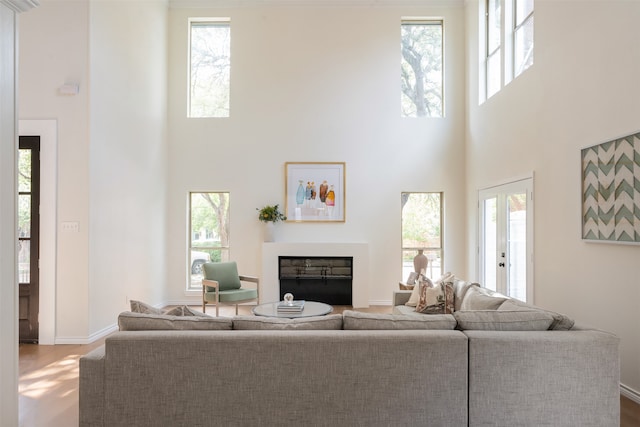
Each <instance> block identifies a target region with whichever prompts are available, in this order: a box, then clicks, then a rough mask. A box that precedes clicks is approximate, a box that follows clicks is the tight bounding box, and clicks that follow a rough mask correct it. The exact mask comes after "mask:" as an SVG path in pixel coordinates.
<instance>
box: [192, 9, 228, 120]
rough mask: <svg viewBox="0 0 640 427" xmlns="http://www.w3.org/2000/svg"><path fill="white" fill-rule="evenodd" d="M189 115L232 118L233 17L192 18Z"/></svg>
mask: <svg viewBox="0 0 640 427" xmlns="http://www.w3.org/2000/svg"><path fill="white" fill-rule="evenodd" d="M189 27H190V37H189V111H188V116H189V117H229V89H230V87H229V80H230V71H231V27H230V20H229V18H218V19H204V20H203V19H196V18H191V19H190V20H189Z"/></svg>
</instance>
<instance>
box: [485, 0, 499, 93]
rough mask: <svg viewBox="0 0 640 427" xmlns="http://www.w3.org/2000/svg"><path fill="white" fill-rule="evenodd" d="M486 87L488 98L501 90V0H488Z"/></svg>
mask: <svg viewBox="0 0 640 427" xmlns="http://www.w3.org/2000/svg"><path fill="white" fill-rule="evenodd" d="M486 18H487V20H486V26H487V27H486V28H487V32H486V33H487V34H486V43H487V45H486V53H487V56H486V60H485V63H486V67H487V69H486V77H487V79H486V88H487V98H490V97H491V96H493V95H494V94H495V93H496V92H498V91H499V90H500V85H501V80H502V73H501V71H500V70H501V69H502V55H501V52H502V43H501V38H502V6H501V0H487V13H486Z"/></svg>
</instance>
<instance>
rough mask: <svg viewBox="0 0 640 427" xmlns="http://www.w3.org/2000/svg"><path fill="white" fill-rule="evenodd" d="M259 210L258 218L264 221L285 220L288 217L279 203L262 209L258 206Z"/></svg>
mask: <svg viewBox="0 0 640 427" xmlns="http://www.w3.org/2000/svg"><path fill="white" fill-rule="evenodd" d="M256 210H257V211H258V212H259V214H258V219H259V220H260V221H262V222H278V221H285V220H286V219H287V217H286V216H285V215H284V214H283V213H282V212H280V209H279V205H273V206H269V205H267V206H265V207H263V208H262V209H258V208H256Z"/></svg>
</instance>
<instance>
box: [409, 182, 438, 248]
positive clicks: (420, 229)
mask: <svg viewBox="0 0 640 427" xmlns="http://www.w3.org/2000/svg"><path fill="white" fill-rule="evenodd" d="M441 197H442V193H403V200H404V201H405V203H404V205H403V207H402V247H403V248H440V247H441V244H442V243H441V240H442V235H441V221H442V218H441V211H442V210H441Z"/></svg>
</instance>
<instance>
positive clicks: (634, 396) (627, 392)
mask: <svg viewBox="0 0 640 427" xmlns="http://www.w3.org/2000/svg"><path fill="white" fill-rule="evenodd" d="M620 394H621V395H623V396H624V397H626V398H628V399H631V400H633V401H634V402H636V403H637V404H639V405H640V392H639V391H637V390H634V389H632V388H631V387H627V386H626V385H624V384H622V383H620Z"/></svg>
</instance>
